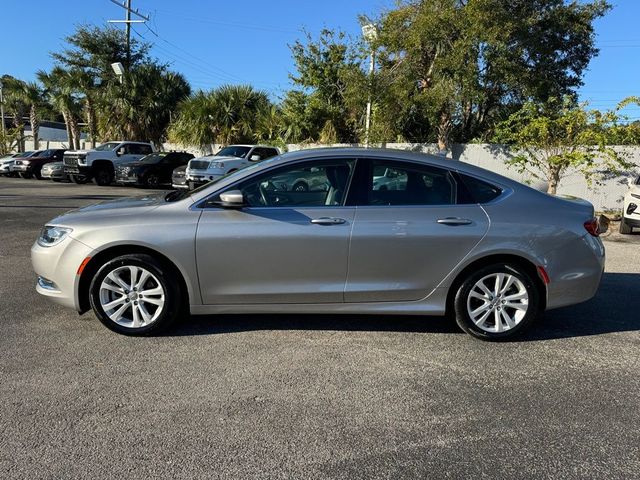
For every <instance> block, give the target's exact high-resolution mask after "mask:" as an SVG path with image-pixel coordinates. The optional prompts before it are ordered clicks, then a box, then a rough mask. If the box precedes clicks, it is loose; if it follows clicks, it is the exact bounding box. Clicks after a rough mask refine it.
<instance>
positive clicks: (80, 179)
mask: <svg viewBox="0 0 640 480" xmlns="http://www.w3.org/2000/svg"><path fill="white" fill-rule="evenodd" d="M69 180H71V181H72V182H73V183H75V184H77V185H84V184H85V183H88V182H89V178H88V177H85V176H84V175H69Z"/></svg>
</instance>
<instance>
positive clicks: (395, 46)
mask: <svg viewBox="0 0 640 480" xmlns="http://www.w3.org/2000/svg"><path fill="white" fill-rule="evenodd" d="M608 9H609V5H608V3H607V2H606V1H604V0H592V1H586V2H575V1H572V2H569V3H566V2H565V1H564V0H510V1H504V0H465V1H463V0H429V1H427V0H411V1H404V2H402V3H401V4H400V5H399V7H398V8H396V9H393V10H390V11H389V12H387V13H385V14H384V15H383V16H382V18H381V20H380V25H381V27H382V28H381V32H380V35H379V40H378V42H379V46H380V64H381V68H380V72H379V76H380V81H381V82H382V84H383V85H384V86H385V87H384V88H388V94H386V95H385V97H386V98H384V99H383V100H385V103H384V107H385V108H383V109H382V110H383V111H386V110H388V111H389V112H390V114H391V115H393V116H396V115H397V114H398V108H397V107H396V108H394V106H395V105H403V106H404V105H407V103H409V104H413V105H415V106H416V108H415V109H414V110H415V113H416V114H417V118H422V117H426V118H427V119H428V123H429V124H431V125H433V127H434V129H435V138H436V140H437V142H438V145H439V146H440V148H441V149H446V148H448V147H449V145H450V143H451V142H452V141H453V140H457V141H468V140H470V139H472V138H476V137H482V136H483V135H486V134H487V133H488V132H489V131H490V130H491V126H492V125H493V124H494V123H495V122H496V121H499V120H501V119H503V118H505V117H506V116H508V114H509V113H511V112H513V111H515V110H517V108H519V106H520V105H522V104H523V103H524V102H525V101H527V100H531V101H538V102H539V101H542V102H544V101H546V100H547V99H548V98H550V97H558V98H559V97H562V96H563V95H566V94H572V93H573V92H574V91H575V88H576V87H579V86H580V85H581V84H582V82H581V79H582V74H583V72H584V69H585V68H586V66H587V65H588V63H589V61H590V60H591V58H592V57H593V56H594V55H595V54H597V49H596V48H595V46H594V40H595V34H594V29H593V21H594V20H595V19H597V18H598V17H600V16H602V15H603V14H604V13H605V12H606V11H607V10H608ZM386 107H388V109H387V108H386ZM405 108H406V107H405ZM390 123H391V122H390Z"/></svg>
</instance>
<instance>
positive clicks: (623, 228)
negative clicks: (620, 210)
mask: <svg viewBox="0 0 640 480" xmlns="http://www.w3.org/2000/svg"><path fill="white" fill-rule="evenodd" d="M620 233H622V234H623V235H628V234H629V233H631V225H629V224H628V223H627V222H626V221H625V219H624V217H622V218H621V219H620Z"/></svg>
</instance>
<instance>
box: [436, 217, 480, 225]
mask: <svg viewBox="0 0 640 480" xmlns="http://www.w3.org/2000/svg"><path fill="white" fill-rule="evenodd" d="M438 223H439V224H441V225H470V224H471V223H473V222H472V221H471V220H469V219H468V218H460V217H447V218H439V219H438Z"/></svg>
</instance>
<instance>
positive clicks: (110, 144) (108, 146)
mask: <svg viewBox="0 0 640 480" xmlns="http://www.w3.org/2000/svg"><path fill="white" fill-rule="evenodd" d="M118 145H120V143H119V142H107V143H104V144H102V145H100V146H99V147H96V148H95V150H97V151H99V152H104V151H105V150H113V149H114V148H116V147H117V146H118Z"/></svg>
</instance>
